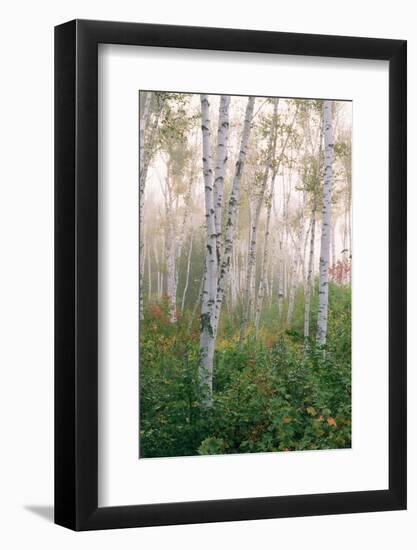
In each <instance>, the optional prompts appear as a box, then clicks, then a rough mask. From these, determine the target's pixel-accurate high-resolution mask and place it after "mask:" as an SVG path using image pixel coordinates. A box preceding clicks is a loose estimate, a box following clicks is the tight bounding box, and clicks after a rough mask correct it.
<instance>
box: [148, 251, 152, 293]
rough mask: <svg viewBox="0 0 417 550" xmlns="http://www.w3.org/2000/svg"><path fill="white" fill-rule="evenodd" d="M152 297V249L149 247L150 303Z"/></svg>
mask: <svg viewBox="0 0 417 550" xmlns="http://www.w3.org/2000/svg"><path fill="white" fill-rule="evenodd" d="M151 296H152V269H151V247H150V246H148V302H150V301H151Z"/></svg>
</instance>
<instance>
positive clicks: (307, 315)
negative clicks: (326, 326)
mask: <svg viewBox="0 0 417 550" xmlns="http://www.w3.org/2000/svg"><path fill="white" fill-rule="evenodd" d="M322 143H323V124H322V123H321V124H320V132H319V146H318V147H319V148H318V153H317V159H316V170H315V185H314V188H313V205H312V209H311V233H310V251H309V254H308V268H307V280H306V287H305V297H304V339H305V341H306V342H307V339H308V338H309V337H310V303H311V294H312V290H314V280H313V276H314V245H315V242H316V217H317V186H318V183H319V181H320V169H321V152H322ZM312 287H313V288H312Z"/></svg>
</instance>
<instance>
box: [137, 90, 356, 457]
mask: <svg viewBox="0 0 417 550" xmlns="http://www.w3.org/2000/svg"><path fill="white" fill-rule="evenodd" d="M138 126H139V264H140V265H139V308H138V309H139V318H140V331H139V332H140V335H139V339H140V341H139V395H140V399H139V458H155V457H178V456H195V455H218V454H239V453H260V452H262V453H263V452H279V451H284V452H285V451H305V450H310V451H311V450H324V449H348V448H350V447H351V429H352V425H351V417H352V415H351V282H352V167H351V154H352V101H347V100H332V99H305V98H287V97H252V96H248V97H244V96H236V95H220V94H219V95H213V94H197V93H183V92H168V91H140V92H139V121H138Z"/></svg>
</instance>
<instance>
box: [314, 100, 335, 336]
mask: <svg viewBox="0 0 417 550" xmlns="http://www.w3.org/2000/svg"><path fill="white" fill-rule="evenodd" d="M323 124H324V182H323V204H322V229H321V245H320V271H319V305H318V315H317V334H316V343H317V345H319V346H323V345H324V344H325V343H326V337H327V317H328V306H329V248H330V223H331V220H330V208H331V198H332V182H333V145H334V143H333V124H332V102H331V101H324V102H323Z"/></svg>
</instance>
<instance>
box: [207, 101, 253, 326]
mask: <svg viewBox="0 0 417 550" xmlns="http://www.w3.org/2000/svg"><path fill="white" fill-rule="evenodd" d="M254 105H255V98H254V97H249V98H248V102H247V105H246V112H245V120H244V123H243V130H242V138H241V143H240V149H239V153H238V158H237V161H236V167H235V173H234V177H233V182H232V189H231V192H230V198H229V204H228V211H227V222H226V230H225V238H224V253H223V259H222V263H221V268H220V272H219V279H218V285H217V297H216V308H215V334H217V328H218V323H219V319H220V311H221V306H222V302H223V297H224V293H225V289H226V288H227V282H228V278H229V272H230V266H231V261H232V254H233V248H234V232H235V226H236V218H237V209H238V204H239V195H240V184H241V180H242V174H243V170H244V166H245V158H246V150H247V146H248V141H249V135H250V130H251V121H252V116H253V109H254Z"/></svg>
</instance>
